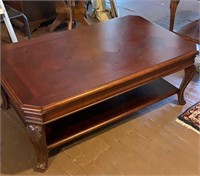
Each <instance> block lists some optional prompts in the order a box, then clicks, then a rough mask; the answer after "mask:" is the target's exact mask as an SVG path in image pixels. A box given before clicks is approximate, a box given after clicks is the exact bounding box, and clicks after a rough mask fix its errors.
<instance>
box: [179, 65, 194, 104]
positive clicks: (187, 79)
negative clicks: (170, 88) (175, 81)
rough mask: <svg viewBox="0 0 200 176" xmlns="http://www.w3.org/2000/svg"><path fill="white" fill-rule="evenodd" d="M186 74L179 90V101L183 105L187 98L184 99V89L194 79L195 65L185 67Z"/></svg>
mask: <svg viewBox="0 0 200 176" xmlns="http://www.w3.org/2000/svg"><path fill="white" fill-rule="evenodd" d="M184 71H185V76H184V78H183V81H182V83H181V85H180V88H179V92H178V102H179V104H181V105H184V104H185V103H186V101H185V99H184V90H185V88H186V87H187V85H188V84H189V82H190V81H191V80H192V78H193V76H194V74H195V72H196V68H195V66H194V65H192V66H190V67H187V68H185V70H184Z"/></svg>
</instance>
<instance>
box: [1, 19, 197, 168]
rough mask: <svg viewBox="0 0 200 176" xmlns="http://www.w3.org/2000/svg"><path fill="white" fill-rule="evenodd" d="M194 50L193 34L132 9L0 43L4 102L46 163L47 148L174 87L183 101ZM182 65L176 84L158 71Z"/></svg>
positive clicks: (43, 164)
mask: <svg viewBox="0 0 200 176" xmlns="http://www.w3.org/2000/svg"><path fill="white" fill-rule="evenodd" d="M196 54H197V51H196V48H195V45H194V44H193V43H192V42H189V41H186V40H184V39H183V38H181V37H180V36H178V35H176V34H174V33H171V32H169V31H168V30H166V29H163V28H162V27H159V26H157V25H155V24H153V23H151V22H148V21H147V20H145V19H144V18H142V17H138V16H126V17H123V18H118V19H113V20H110V21H108V22H103V23H99V24H95V25H92V26H88V27H81V28H78V29H74V30H71V31H67V32H61V33H55V34H51V35H46V36H43V37H40V38H35V39H31V40H27V41H25V42H22V43H16V44H13V45H4V46H2V74H1V79H2V85H1V86H2V96H3V100H4V101H3V105H2V107H3V108H4V109H7V108H8V106H9V103H10V104H11V105H12V106H13V107H14V109H15V110H16V111H17V113H18V114H19V116H20V117H21V119H22V121H23V122H24V123H25V125H26V128H27V133H28V134H29V137H30V139H31V141H32V143H33V145H34V146H35V149H36V151H37V168H38V169H40V170H43V171H44V170H45V169H46V168H47V158H48V154H47V149H51V148H54V147H57V146H59V145H61V144H64V143H66V142H69V141H71V140H74V139H76V138H78V137H81V136H83V135H84V134H88V133H89V132H91V131H94V130H96V129H99V128H100V127H103V126H105V125H107V124H110V123H111V122H116V121H117V120H119V119H121V118H123V117H125V116H127V115H128V114H130V113H133V112H135V111H138V110H140V109H142V108H144V107H146V106H148V105H151V104H153V103H155V102H158V101H160V100H162V99H164V98H167V97H169V96H172V95H174V94H178V101H179V104H184V103H185V100H184V96H183V94H184V90H185V88H186V86H187V84H188V83H189V82H190V80H191V79H192V77H193V75H194V73H195V68H194V66H193V63H194V57H195V55H196ZM180 70H185V78H184V79H183V81H182V84H181V86H180V88H179V89H178V88H176V87H174V86H172V85H171V84H169V83H168V82H166V81H164V80H163V79H160V78H162V77H164V76H167V75H169V74H172V73H175V72H177V71H180ZM76 112H77V113H78V114H77V113H76ZM73 114H74V115H73Z"/></svg>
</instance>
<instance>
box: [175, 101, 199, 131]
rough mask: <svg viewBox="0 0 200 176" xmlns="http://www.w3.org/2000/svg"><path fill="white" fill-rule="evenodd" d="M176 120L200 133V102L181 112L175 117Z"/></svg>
mask: <svg viewBox="0 0 200 176" xmlns="http://www.w3.org/2000/svg"><path fill="white" fill-rule="evenodd" d="M177 122H178V123H180V124H182V125H184V126H186V127H188V128H190V129H192V130H194V131H195V132H197V133H198V134H200V102H198V103H196V104H195V105H193V106H192V107H190V108H189V109H187V110H186V111H185V112H184V113H183V114H181V115H180V116H179V117H178V118H177Z"/></svg>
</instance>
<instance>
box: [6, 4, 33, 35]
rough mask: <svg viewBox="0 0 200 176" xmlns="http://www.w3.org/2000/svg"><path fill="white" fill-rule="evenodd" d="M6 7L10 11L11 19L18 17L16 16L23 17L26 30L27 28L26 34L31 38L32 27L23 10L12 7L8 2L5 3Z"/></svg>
mask: <svg viewBox="0 0 200 176" xmlns="http://www.w3.org/2000/svg"><path fill="white" fill-rule="evenodd" d="M5 8H6V11H7V13H8V16H9V18H10V20H12V19H16V18H20V17H22V18H23V21H24V26H25V30H26V35H27V37H28V38H29V39H30V38H31V32H30V28H29V23H28V19H27V17H26V16H25V15H24V14H23V13H22V12H20V11H18V10H16V9H14V8H12V7H10V6H9V5H7V4H5Z"/></svg>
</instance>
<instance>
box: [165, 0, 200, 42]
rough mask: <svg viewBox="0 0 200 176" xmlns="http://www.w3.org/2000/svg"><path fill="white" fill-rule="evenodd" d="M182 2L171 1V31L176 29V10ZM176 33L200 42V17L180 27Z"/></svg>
mask: <svg viewBox="0 0 200 176" xmlns="http://www.w3.org/2000/svg"><path fill="white" fill-rule="evenodd" d="M180 2H181V1H180V0H171V2H170V27H169V29H170V31H174V24H175V17H176V11H177V7H178V5H179V3H180ZM176 33H178V34H180V35H182V36H183V37H186V38H188V39H189V40H191V41H194V42H195V43H199V40H200V38H199V19H198V20H196V21H193V22H192V23H189V24H187V25H186V26H184V27H182V28H181V29H178V30H177V31H176Z"/></svg>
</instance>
